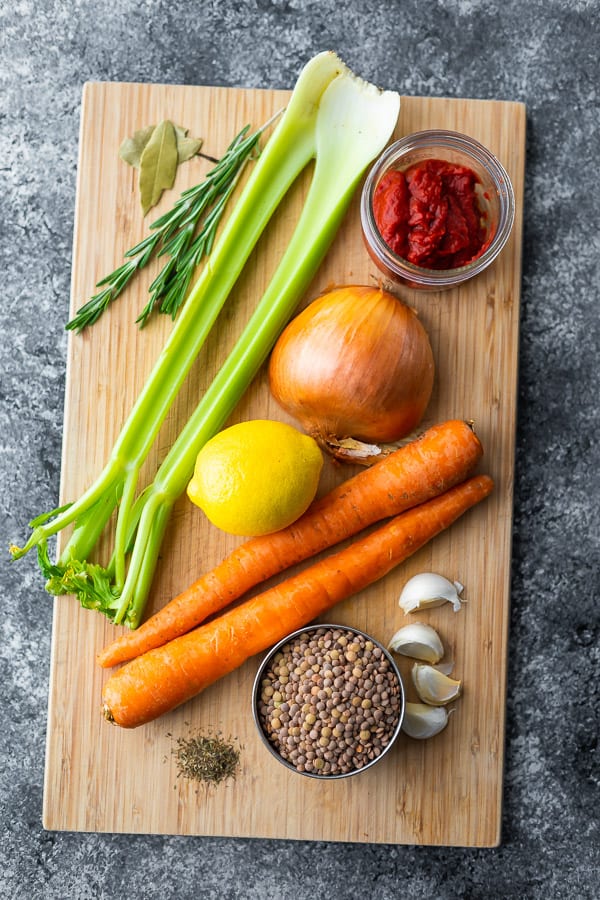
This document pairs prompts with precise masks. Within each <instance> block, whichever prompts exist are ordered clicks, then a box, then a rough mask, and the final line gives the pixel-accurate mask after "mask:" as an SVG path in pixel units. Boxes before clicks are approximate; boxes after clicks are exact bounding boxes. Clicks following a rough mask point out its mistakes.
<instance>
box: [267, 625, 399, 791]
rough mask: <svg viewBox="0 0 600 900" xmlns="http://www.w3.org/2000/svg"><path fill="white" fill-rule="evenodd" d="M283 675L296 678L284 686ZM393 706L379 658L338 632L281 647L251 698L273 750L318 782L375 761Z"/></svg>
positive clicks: (356, 638) (388, 676)
mask: <svg viewBox="0 0 600 900" xmlns="http://www.w3.org/2000/svg"><path fill="white" fill-rule="evenodd" d="M290 673H296V674H297V676H298V677H297V679H295V680H291V679H288V677H287V676H288V675H289V674H290ZM307 676H308V677H307ZM282 679H284V680H282ZM375 685H377V691H375V690H374V686H375ZM290 688H291V690H288V689H290ZM284 695H285V702H283V703H281V701H282V700H284ZM278 698H280V700H279V699H278ZM282 707H283V708H282ZM401 707H402V695H401V688H400V685H399V683H398V679H397V677H396V673H395V671H394V669H393V667H392V666H391V664H390V662H389V660H388V659H387V657H386V656H385V654H384V653H382V651H381V649H380V648H379V647H377V646H375V645H374V644H373V642H372V641H369V640H367V639H366V638H364V637H363V635H360V634H355V633H354V632H352V631H349V630H346V629H343V628H335V629H332V628H325V627H319V628H316V629H315V630H313V631H310V632H309V631H304V632H302V634H300V635H298V636H297V637H296V638H294V639H292V640H291V641H289V642H288V643H287V644H285V645H284V646H283V647H282V648H281V649H280V651H279V652H278V653H277V655H276V657H274V659H273V661H272V664H271V666H270V667H269V668H267V670H266V671H265V673H264V677H263V680H262V681H261V690H260V696H259V698H258V714H259V719H260V722H261V725H262V729H263V731H264V733H265V735H266V737H267V739H268V740H269V742H270V743H271V744H272V745H273V747H274V749H275V750H276V751H277V752H278V753H279V755H280V756H281V757H282V758H283V759H284V760H286V761H287V762H289V763H290V764H291V765H292V766H294V767H295V768H296V769H297V770H298V771H299V772H318V774H319V775H345V774H348V773H350V772H352V771H354V770H356V769H360V768H363V767H364V766H365V765H366V764H367V763H369V762H370V761H371V760H374V759H376V758H377V757H378V756H380V755H381V753H382V752H383V750H384V749H385V747H386V746H387V744H388V743H389V741H390V738H391V737H392V735H393V733H394V731H395V729H396V727H397V725H398V720H399V718H400V712H401Z"/></svg>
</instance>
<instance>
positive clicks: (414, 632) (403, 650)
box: [388, 622, 444, 663]
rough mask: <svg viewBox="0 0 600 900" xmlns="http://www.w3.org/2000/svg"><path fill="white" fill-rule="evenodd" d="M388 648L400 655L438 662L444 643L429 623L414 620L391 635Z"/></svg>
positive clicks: (442, 653) (442, 652)
mask: <svg viewBox="0 0 600 900" xmlns="http://www.w3.org/2000/svg"><path fill="white" fill-rule="evenodd" d="M388 648H389V649H390V650H393V651H394V653H399V654H400V655H401V656H410V657H412V658H413V659H421V660H424V661H425V662H428V663H436V662H439V661H440V659H441V658H442V656H443V655H444V645H443V644H442V641H441V639H440V636H439V634H438V633H437V631H436V630H435V628H432V627H431V625H425V624H423V623H422V622H415V623H414V624H412V625H405V626H404V628H400V629H399V630H398V631H397V632H396V633H395V634H394V636H393V637H392V639H391V641H390V642H389V644H388Z"/></svg>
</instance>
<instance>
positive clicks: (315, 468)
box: [187, 419, 323, 537]
mask: <svg viewBox="0 0 600 900" xmlns="http://www.w3.org/2000/svg"><path fill="white" fill-rule="evenodd" d="M322 467H323V456H322V454H321V451H320V449H319V447H318V444H317V442H316V441H315V440H314V439H313V438H311V437H309V436H308V435H306V434H302V433H301V432H300V431H298V430H297V429H296V428H293V427H292V426H291V425H286V424H284V423H283V422H273V421H269V420H265V419H256V420H253V421H250V422H241V423H240V424H239V425H232V426H231V427H230V428H225V429H224V430H223V431H221V432H219V434H217V435H215V437H213V438H211V440H210V441H208V442H207V443H206V444H205V445H204V447H203V448H202V450H201V451H200V453H199V454H198V456H197V458H196V466H195V469H194V476H193V478H192V479H191V481H190V483H189V484H188V487H187V494H188V497H189V498H190V500H191V501H192V503H195V504H196V506H199V507H200V509H201V510H202V511H203V512H204V513H205V515H206V516H207V518H208V519H210V521H211V522H212V523H213V525H216V526H217V528H220V529H221V530H222V531H227V532H229V534H239V535H244V536H246V537H250V536H256V535H259V534H270V533H271V532H273V531H279V530H280V529H281V528H285V527H286V526H287V525H291V523H292V522H294V521H295V520H296V519H297V518H299V516H301V515H302V513H303V512H305V510H306V509H307V508H308V507H309V505H310V504H311V502H312V500H313V499H314V497H315V494H316V492H317V487H318V485H319V478H320V475H321V469H322Z"/></svg>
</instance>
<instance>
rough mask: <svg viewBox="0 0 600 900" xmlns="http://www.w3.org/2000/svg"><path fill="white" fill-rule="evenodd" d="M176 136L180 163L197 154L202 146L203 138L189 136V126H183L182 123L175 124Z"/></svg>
mask: <svg viewBox="0 0 600 900" xmlns="http://www.w3.org/2000/svg"><path fill="white" fill-rule="evenodd" d="M173 128H174V129H175V137H176V138H177V161H178V162H180V163H183V162H187V161H188V159H191V158H192V156H196V154H197V153H198V151H199V150H200V147H201V146H202V143H203V141H202V138H192V137H188V131H189V129H188V128H182V127H181V125H174V126H173Z"/></svg>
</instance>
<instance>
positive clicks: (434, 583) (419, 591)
mask: <svg viewBox="0 0 600 900" xmlns="http://www.w3.org/2000/svg"><path fill="white" fill-rule="evenodd" d="M463 590H464V588H463V585H462V584H461V583H460V581H454V582H452V581H448V579H447V578H444V576H443V575H436V574H435V573H434V572H422V573H421V574H420V575H414V576H413V577H412V578H410V579H409V580H408V581H407V582H406V584H405V585H404V588H403V590H402V593H401V594H400V599H399V600H398V603H399V605H400V606H401V607H402V609H403V610H404V612H405V613H409V612H414V611H415V610H419V609H431V608H432V607H434V606H441V605H442V604H443V603H452V605H453V607H454V612H458V610H459V609H460V607H461V601H460V596H459V595H460V594H461V593H462V591H463Z"/></svg>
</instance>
